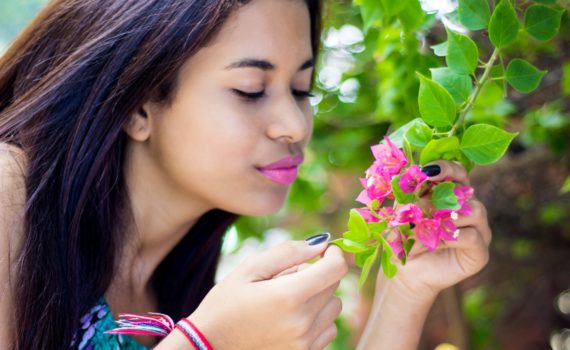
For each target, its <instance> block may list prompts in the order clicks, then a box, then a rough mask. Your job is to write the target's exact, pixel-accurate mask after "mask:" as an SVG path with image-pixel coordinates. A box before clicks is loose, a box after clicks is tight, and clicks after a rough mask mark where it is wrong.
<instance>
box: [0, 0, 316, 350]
mask: <svg viewBox="0 0 570 350" xmlns="http://www.w3.org/2000/svg"><path fill="white" fill-rule="evenodd" d="M247 2H249V0H144V1H141V0H52V1H51V2H50V3H49V4H48V5H47V6H46V7H45V8H44V9H43V10H42V11H41V12H40V14H39V15H38V16H37V17H36V18H35V20H34V21H33V22H32V23H31V24H30V25H29V26H28V27H27V28H26V29H25V30H24V31H23V32H22V33H21V35H20V36H19V37H18V38H17V39H16V41H15V42H14V43H13V44H12V45H11V47H10V48H9V49H8V51H7V53H6V54H5V55H4V56H3V57H2V58H1V59H0V142H6V143H10V144H13V145H17V146H18V147H20V148H22V149H23V151H24V152H25V154H26V156H27V171H26V191H27V193H26V196H27V197H26V198H27V201H26V206H25V213H24V214H25V216H24V236H23V238H22V246H21V250H20V251H19V254H18V259H17V265H16V278H17V280H16V283H14V285H13V288H14V289H13V292H14V295H15V301H14V303H15V317H16V319H15V329H16V334H14V346H13V347H14V348H16V349H26V350H27V349H65V348H69V345H70V344H71V341H72V339H73V335H74V334H75V332H76V330H77V328H78V326H79V318H80V316H81V315H82V314H83V313H84V312H86V311H87V310H88V308H89V307H90V306H92V305H93V304H94V303H96V301H97V299H98V298H100V297H101V296H102V295H103V294H104V292H105V291H106V289H107V288H108V287H109V285H110V283H111V280H112V276H113V274H114V272H115V268H116V266H117V263H118V259H119V258H120V255H121V247H122V244H123V243H124V241H125V237H124V235H125V234H124V227H125V225H126V224H125V222H126V219H125V218H128V217H130V215H131V214H130V213H131V211H130V207H129V200H128V197H127V194H126V190H125V183H124V181H125V180H124V177H123V169H122V163H123V159H124V156H125V153H124V152H125V144H126V135H125V133H124V132H123V131H122V126H124V125H125V123H126V122H127V121H128V119H129V117H130V116H131V115H132V112H133V111H135V110H136V109H137V108H140V106H141V105H142V104H143V102H145V101H147V100H155V101H158V102H164V103H168V102H169V101H170V99H171V98H172V96H173V95H174V92H175V90H176V83H177V82H176V76H177V73H178V71H179V69H180V67H181V65H182V64H183V63H184V61H185V60H187V59H188V58H189V57H190V56H191V55H192V54H193V53H195V52H196V51H197V50H199V49H200V48H201V47H203V46H205V45H206V44H208V42H209V41H211V40H212V39H213V38H214V37H215V35H216V33H217V32H218V31H219V28H220V27H221V25H222V24H223V23H224V21H225V20H226V19H227V17H228V16H229V14H230V13H231V12H232V11H234V10H235V9H236V8H238V7H239V6H241V5H244V4H245V3H247ZM305 2H306V4H307V6H308V8H309V13H310V17H311V22H312V23H311V31H312V33H311V36H312V38H311V39H312V47H313V53H314V55H315V56H316V55H317V54H318V48H319V42H320V40H319V39H320V26H321V24H320V16H321V9H320V6H321V5H320V1H319V0H305ZM236 218H237V216H236V215H234V214H232V213H228V212H224V211H222V210H218V209H216V210H212V211H210V212H208V213H206V214H205V215H203V216H202V217H201V218H200V220H199V221H198V222H197V223H196V224H195V225H194V226H193V227H192V228H191V229H190V232H188V233H187V234H186V236H185V237H184V238H183V239H182V240H181V241H180V242H179V244H178V245H177V246H176V247H175V248H174V249H173V250H172V251H171V252H170V253H169V255H168V256H167V257H166V258H165V259H164V260H163V261H162V263H161V264H160V265H159V266H158V268H157V269H156V271H155V272H154V274H153V276H152V281H153V286H154V288H155V291H156V295H157V297H158V304H159V308H160V310H157V311H160V312H164V313H167V314H170V315H171V316H173V317H174V318H179V317H182V316H186V315H188V314H190V313H192V312H193V311H194V309H195V308H196V307H197V306H198V304H199V303H200V302H201V300H202V299H203V297H204V296H205V295H206V294H207V293H208V291H209V290H210V289H211V287H212V286H213V285H214V276H215V272H216V265H217V263H218V259H219V256H220V250H221V245H222V238H223V234H224V232H225V231H226V229H227V228H228V226H229V225H231V224H232V223H233V221H234V220H235V219H236Z"/></svg>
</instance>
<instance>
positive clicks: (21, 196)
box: [0, 142, 27, 255]
mask: <svg viewBox="0 0 570 350" xmlns="http://www.w3.org/2000/svg"><path fill="white" fill-rule="evenodd" d="M26 166H27V158H26V156H25V154H24V152H23V151H22V150H21V149H20V148H19V147H17V146H14V145H11V144H7V143H2V142H0V242H2V243H0V254H2V255H4V254H5V253H8V252H13V248H14V247H15V246H16V245H17V242H19V238H20V237H21V233H22V229H23V225H22V224H23V222H22V220H23V214H24V213H23V210H24V205H25V202H26V185H25V176H26ZM14 243H16V244H14Z"/></svg>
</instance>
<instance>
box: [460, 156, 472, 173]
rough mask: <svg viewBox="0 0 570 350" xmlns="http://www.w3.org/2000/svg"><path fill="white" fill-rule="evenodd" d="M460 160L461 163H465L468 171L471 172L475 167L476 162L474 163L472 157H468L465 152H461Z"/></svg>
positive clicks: (464, 165)
mask: <svg viewBox="0 0 570 350" xmlns="http://www.w3.org/2000/svg"><path fill="white" fill-rule="evenodd" d="M458 160H459V162H460V163H461V165H463V167H464V168H465V170H467V172H468V173H470V172H471V170H473V168H474V167H475V163H473V161H472V160H471V159H469V158H467V156H466V155H465V154H463V152H459V155H458Z"/></svg>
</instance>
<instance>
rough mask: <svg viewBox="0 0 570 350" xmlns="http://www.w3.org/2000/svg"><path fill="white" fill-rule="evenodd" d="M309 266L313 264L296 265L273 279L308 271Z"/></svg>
mask: <svg viewBox="0 0 570 350" xmlns="http://www.w3.org/2000/svg"><path fill="white" fill-rule="evenodd" d="M308 266H311V264H306V263H303V264H300V265H295V266H293V267H291V268H288V269H287V270H285V271H283V272H280V273H278V274H277V275H275V276H273V278H277V277H281V276H285V275H289V274H291V273H295V272H297V271H301V270H304V269H306V268H307V267H308Z"/></svg>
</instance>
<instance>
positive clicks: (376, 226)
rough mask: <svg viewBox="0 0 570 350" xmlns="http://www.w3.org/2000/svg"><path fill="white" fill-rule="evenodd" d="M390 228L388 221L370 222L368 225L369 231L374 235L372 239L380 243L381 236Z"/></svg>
mask: <svg viewBox="0 0 570 350" xmlns="http://www.w3.org/2000/svg"><path fill="white" fill-rule="evenodd" d="M387 227H388V223H387V222H386V221H381V222H369V223H368V229H369V230H370V232H371V233H372V238H374V239H375V240H377V241H379V240H380V238H378V237H379V236H380V235H382V232H383V231H384V230H385V229H386V228H387Z"/></svg>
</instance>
